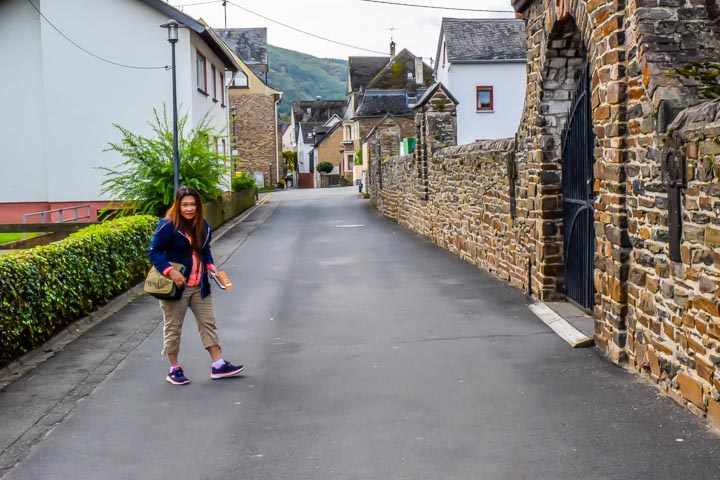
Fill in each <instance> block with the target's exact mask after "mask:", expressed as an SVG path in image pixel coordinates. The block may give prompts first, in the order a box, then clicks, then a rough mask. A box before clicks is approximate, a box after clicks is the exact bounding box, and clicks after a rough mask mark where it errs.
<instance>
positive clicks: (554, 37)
mask: <svg viewBox="0 0 720 480" xmlns="http://www.w3.org/2000/svg"><path fill="white" fill-rule="evenodd" d="M585 52H586V48H585V45H584V42H583V38H582V35H581V33H580V31H579V30H578V28H577V26H576V24H575V21H574V20H573V18H572V17H567V18H566V19H565V20H563V21H560V22H557V23H556V24H555V28H554V29H553V31H552V32H551V33H550V35H549V36H548V41H547V48H546V51H545V68H544V72H543V80H542V92H541V101H540V107H539V114H540V116H541V118H542V134H543V136H545V137H547V141H546V142H545V143H544V144H543V145H542V157H543V163H544V167H543V171H542V173H541V174H540V183H541V190H542V193H543V195H544V197H545V198H544V200H543V202H541V205H540V206H541V208H542V209H543V213H544V215H543V217H544V218H546V219H547V220H546V223H545V232H546V233H552V236H550V235H548V236H546V237H545V248H546V249H552V251H553V252H555V256H554V258H553V261H554V262H555V267H556V268H555V271H556V274H557V275H556V282H557V283H556V293H557V294H558V295H563V296H565V297H566V298H568V299H569V300H571V301H573V302H574V303H577V304H580V305H581V306H582V307H583V308H592V306H593V304H594V300H593V298H591V297H592V293H591V291H592V288H593V281H592V274H593V272H592V263H593V258H592V257H593V256H594V241H593V239H592V238H585V237H587V236H592V235H593V233H592V218H591V215H592V214H591V211H592V207H590V209H589V211H585V210H582V208H584V207H586V206H587V205H585V206H584V207H580V209H579V208H578V207H579V205H576V203H570V202H571V200H572V201H573V202H576V201H577V198H573V199H569V198H564V195H565V196H569V193H570V192H573V193H575V192H574V191H575V190H577V189H575V188H569V187H568V186H569V185H570V186H574V184H575V183H576V180H577V182H578V184H579V185H580V187H581V189H583V188H582V187H583V186H582V182H583V181H584V178H585V177H586V176H588V174H589V175H590V176H591V175H592V172H591V171H590V172H588V171H587V170H588V169H589V168H588V167H585V168H581V167H582V165H579V163H585V162H584V160H585V159H583V161H582V162H580V161H579V159H578V158H576V157H577V155H568V154H567V153H568V152H569V151H570V150H574V148H573V147H575V146H576V145H575V142H578V141H579V139H576V138H567V137H568V135H569V134H572V131H571V130H573V129H576V128H578V127H579V128H580V129H582V130H585V131H587V132H590V133H591V132H592V118H591V117H590V115H589V112H581V113H584V115H583V118H582V120H581V122H584V124H583V125H576V124H577V121H578V119H580V117H579V116H575V115H574V114H575V112H576V110H575V108H576V105H575V100H576V97H578V96H582V97H583V98H584V99H587V98H588V97H589V95H590V94H591V91H590V85H589V84H588V83H589V82H587V81H583V82H581V81H580V77H581V76H582V75H583V74H584V73H585V72H587V61H588V59H587V54H586V53H585ZM579 85H580V86H582V87H583V88H584V89H585V90H584V91H582V92H579V91H578V86H579ZM582 105H583V106H586V105H588V106H589V104H588V103H583V104H582ZM570 119H574V122H573V124H572V125H569V124H568V122H569V121H570ZM571 126H572V129H571V128H569V127H571ZM586 141H587V142H593V141H594V140H593V139H590V138H589V139H586ZM564 143H565V145H564ZM582 147H584V150H585V152H583V155H582V156H583V157H584V156H586V153H587V151H588V150H589V152H590V154H591V155H592V151H593V147H594V146H593V145H592V144H590V145H582ZM564 157H565V160H563V158H564ZM589 160H590V161H591V159H589ZM564 163H568V164H567V165H565V164H564ZM581 170H582V171H581ZM580 177H583V178H580ZM571 184H572V185H571ZM581 196H582V197H587V195H586V194H585V193H583V195H581ZM548 197H549V198H548ZM574 197H578V198H579V197H580V196H578V195H574ZM569 210H570V211H569ZM578 219H581V220H582V223H583V224H589V225H590V229H589V230H588V229H587V228H578V225H579V223H578V222H576V220H578ZM568 238H570V239H571V241H568ZM577 240H582V241H584V242H585V243H588V242H589V243H592V244H593V245H591V246H589V247H587V246H586V247H583V248H575V245H573V244H574V243H577ZM571 245H572V246H573V248H570V246H571ZM580 264H582V266H583V268H576V267H577V266H579V265H580ZM579 277H582V278H579ZM579 284H582V285H579ZM585 291H590V293H584V294H580V295H578V292H585ZM580 297H583V298H582V299H581V298H580ZM587 297H590V298H587Z"/></svg>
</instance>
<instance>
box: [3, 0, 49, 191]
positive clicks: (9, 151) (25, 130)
mask: <svg viewBox="0 0 720 480" xmlns="http://www.w3.org/2000/svg"><path fill="white" fill-rule="evenodd" d="M36 4H37V3H36ZM40 41H41V38H40V22H39V21H38V19H37V13H36V12H35V10H33V8H32V7H31V6H30V5H29V4H28V3H27V2H26V1H24V0H12V1H3V2H0V45H3V48H0V65H3V76H2V88H0V106H1V107H0V112H1V114H0V144H1V145H2V150H1V151H2V153H0V165H2V175H1V176H0V202H3V203H4V202H14V201H31V200H33V199H36V198H41V199H43V200H44V199H45V198H46V196H47V165H46V157H45V148H44V147H45V146H44V144H43V143H42V142H41V141H40V140H41V139H42V138H43V132H44V122H43V114H42V108H43V107H42V105H43V90H42V75H43V70H42V61H41V58H40ZM20 45H22V46H23V48H18V47H17V46H20ZM31 52H32V53H34V54H31Z"/></svg>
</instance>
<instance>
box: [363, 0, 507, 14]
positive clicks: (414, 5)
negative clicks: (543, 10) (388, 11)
mask: <svg viewBox="0 0 720 480" xmlns="http://www.w3.org/2000/svg"><path fill="white" fill-rule="evenodd" d="M360 1H361V2H370V3H386V4H388V5H397V6H400V7H418V8H436V9H438V10H462V11H464V12H490V13H514V12H513V11H512V10H485V9H481V8H457V7H438V6H435V5H417V4H414V3H399V2H387V1H384V0H360Z"/></svg>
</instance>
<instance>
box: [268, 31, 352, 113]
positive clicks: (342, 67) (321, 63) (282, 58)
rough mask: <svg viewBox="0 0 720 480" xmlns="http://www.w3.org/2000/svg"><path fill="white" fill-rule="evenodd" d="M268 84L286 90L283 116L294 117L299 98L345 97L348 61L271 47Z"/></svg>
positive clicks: (324, 98)
mask: <svg viewBox="0 0 720 480" xmlns="http://www.w3.org/2000/svg"><path fill="white" fill-rule="evenodd" d="M268 63H269V68H270V70H269V72H268V83H269V84H270V86H271V87H273V88H275V89H277V90H280V91H281V92H283V99H282V101H281V102H280V108H279V110H280V118H282V119H283V120H285V121H288V120H290V105H291V104H292V102H293V101H295V100H314V99H315V98H316V97H322V98H323V100H338V99H344V98H345V93H346V92H345V88H346V86H347V60H339V59H335V58H317V57H313V56H312V55H307V54H304V53H299V52H295V51H293V50H286V49H284V48H280V47H274V46H272V45H269V46H268Z"/></svg>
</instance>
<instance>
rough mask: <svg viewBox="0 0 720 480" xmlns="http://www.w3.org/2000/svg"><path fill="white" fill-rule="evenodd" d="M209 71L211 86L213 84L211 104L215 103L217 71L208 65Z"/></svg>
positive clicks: (213, 66)
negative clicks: (210, 73)
mask: <svg viewBox="0 0 720 480" xmlns="http://www.w3.org/2000/svg"><path fill="white" fill-rule="evenodd" d="M210 71H211V72H212V84H213V96H212V99H213V102H217V101H218V98H217V69H216V68H215V65H212V64H211V65H210Z"/></svg>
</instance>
